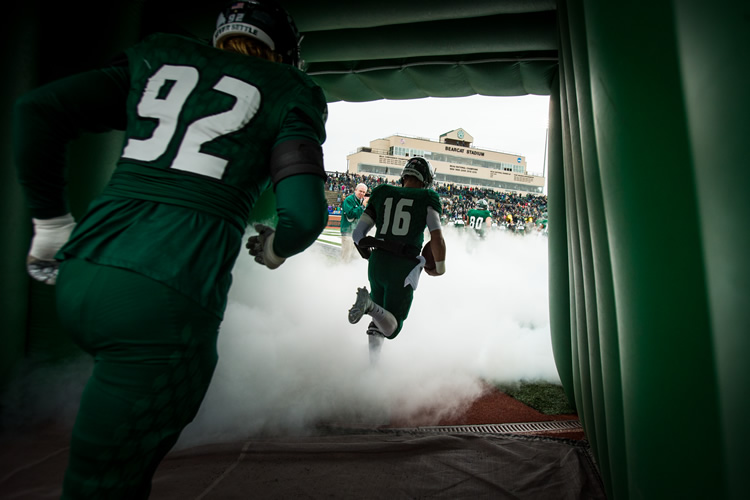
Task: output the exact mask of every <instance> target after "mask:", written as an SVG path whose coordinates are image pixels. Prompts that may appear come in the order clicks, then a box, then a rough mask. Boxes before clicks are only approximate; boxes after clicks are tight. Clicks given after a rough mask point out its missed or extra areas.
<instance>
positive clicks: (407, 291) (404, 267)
mask: <svg viewBox="0 0 750 500" xmlns="http://www.w3.org/2000/svg"><path fill="white" fill-rule="evenodd" d="M368 260H369V264H368V266H367V277H368V279H369V281H370V288H371V290H370V298H371V299H372V301H373V302H375V303H376V304H378V305H379V306H381V307H383V309H385V310H386V311H389V312H390V313H391V314H393V316H394V317H395V318H396V320H397V321H398V326H397V327H396V330H395V331H394V332H393V333H392V334H391V335H390V336H389V337H386V338H388V339H393V338H395V337H396V335H398V334H399V332H400V331H401V328H403V326H404V321H405V320H406V317H407V316H408V315H409V309H411V303H412V300H413V299H414V289H413V288H412V287H411V286H404V280H406V277H407V276H408V275H409V273H410V272H411V270H412V269H414V266H416V265H417V264H416V262H415V261H414V260H413V259H405V258H404V257H399V256H396V255H393V254H391V253H388V252H386V251H384V250H374V251H373V252H372V255H370V258H369V259H368Z"/></svg>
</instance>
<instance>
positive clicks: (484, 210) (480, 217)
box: [466, 200, 492, 237]
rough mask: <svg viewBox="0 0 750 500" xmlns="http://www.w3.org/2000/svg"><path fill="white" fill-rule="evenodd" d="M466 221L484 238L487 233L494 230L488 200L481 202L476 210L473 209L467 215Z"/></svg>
mask: <svg viewBox="0 0 750 500" xmlns="http://www.w3.org/2000/svg"><path fill="white" fill-rule="evenodd" d="M466 219H467V220H468V222H469V227H470V228H472V229H473V230H474V231H475V232H476V234H477V235H479V236H480V237H484V236H485V235H486V234H487V233H486V231H488V230H489V229H491V228H492V214H491V213H490V211H489V210H488V205H487V200H479V201H478V202H477V206H476V208H472V209H471V210H469V212H468V213H467V214H466Z"/></svg>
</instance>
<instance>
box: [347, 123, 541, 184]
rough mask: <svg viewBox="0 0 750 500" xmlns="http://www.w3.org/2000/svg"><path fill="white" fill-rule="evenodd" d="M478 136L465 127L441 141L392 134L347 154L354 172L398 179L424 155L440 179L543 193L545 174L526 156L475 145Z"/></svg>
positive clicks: (440, 181)
mask: <svg viewBox="0 0 750 500" xmlns="http://www.w3.org/2000/svg"><path fill="white" fill-rule="evenodd" d="M473 142H474V138H473V137H472V136H471V135H469V133H468V132H466V131H465V130H464V129H462V128H459V129H456V130H452V131H450V132H447V133H445V134H443V135H441V136H440V138H439V141H438V142H435V141H431V140H429V139H425V138H421V137H409V136H406V135H400V134H397V135H392V136H390V137H386V138H384V139H377V140H374V141H371V142H370V146H369V147H360V148H358V149H357V152H356V153H352V154H350V155H348V156H347V157H346V159H347V164H348V165H347V171H348V172H349V173H350V174H362V175H375V176H382V177H385V178H386V179H388V180H397V179H399V178H400V176H401V171H402V170H403V167H404V165H405V164H406V162H407V161H408V160H409V158H410V157H412V156H424V157H425V158H427V159H428V160H429V161H430V163H431V164H432V166H433V167H434V168H435V172H436V176H435V180H436V181H437V182H439V183H448V184H456V185H461V186H468V187H479V188H489V189H493V190H495V191H512V192H516V193H519V194H529V193H530V194H535V195H541V194H542V190H543V188H544V177H543V176H540V175H533V174H530V173H528V172H527V170H526V157H524V156H520V155H516V154H511V153H502V152H499V151H492V150H489V149H479V148H475V147H473Z"/></svg>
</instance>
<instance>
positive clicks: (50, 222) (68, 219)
mask: <svg viewBox="0 0 750 500" xmlns="http://www.w3.org/2000/svg"><path fill="white" fill-rule="evenodd" d="M32 221H33V223H34V238H33V239H32V240H31V249H29V256H28V257H27V259H26V270H27V272H28V273H29V276H31V277H32V278H34V279H35V280H37V281H41V282H42V283H45V284H47V285H54V284H55V283H56V282H57V272H58V270H59V268H60V262H59V261H57V260H55V254H57V251H58V250H60V248H62V246H63V245H64V244H65V243H66V242H67V241H68V238H70V233H71V232H72V231H73V228H74V227H75V225H76V223H75V221H74V220H73V216H72V215H70V214H65V215H61V216H60V217H53V218H52V219H32Z"/></svg>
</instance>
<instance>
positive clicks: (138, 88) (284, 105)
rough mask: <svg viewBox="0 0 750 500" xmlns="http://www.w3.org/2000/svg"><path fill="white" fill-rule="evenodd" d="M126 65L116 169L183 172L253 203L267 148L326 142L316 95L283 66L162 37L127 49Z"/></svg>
mask: <svg viewBox="0 0 750 500" xmlns="http://www.w3.org/2000/svg"><path fill="white" fill-rule="evenodd" d="M128 60H129V70H130V78H131V85H130V89H131V90H130V92H129V95H128V102H127V110H128V121H127V123H128V126H127V130H126V137H127V142H126V144H125V147H124V149H123V153H122V158H121V160H120V165H121V166H123V165H125V164H135V165H144V166H148V167H155V168H158V169H160V170H162V171H163V172H169V173H175V174H179V173H185V172H188V173H191V174H196V175H200V176H204V177H208V178H212V179H216V180H219V181H221V184H218V185H217V187H219V188H222V187H229V188H237V189H239V190H240V191H242V192H243V193H244V194H245V195H249V196H251V198H256V197H257V195H259V194H260V192H262V191H263V190H264V189H265V188H266V187H267V185H268V175H269V172H268V165H269V160H270V155H271V150H272V148H273V146H274V145H275V144H277V143H279V142H283V141H284V140H286V139H289V138H296V139H300V138H303V139H309V140H310V141H312V142H315V143H317V144H322V143H323V142H324V140H325V119H326V113H327V111H326V102H325V97H324V95H323V92H322V90H321V89H320V88H319V87H318V86H317V85H315V84H314V83H313V82H312V80H310V79H309V78H308V77H307V75H305V74H304V73H302V72H301V71H299V70H298V69H297V68H294V67H292V66H290V65H287V64H278V63H272V62H269V61H266V60H264V59H260V58H257V57H249V56H245V55H242V54H236V53H232V52H227V51H221V50H217V49H215V48H213V47H210V46H208V45H204V44H202V43H199V42H197V41H194V40H191V39H188V38H184V37H180V36H176V35H164V34H158V35H152V36H151V37H149V38H147V39H146V40H144V41H143V42H142V43H140V44H138V45H135V46H134V47H132V48H131V49H129V51H128ZM321 175H324V173H323V172H321ZM209 186H210V183H209ZM252 201H254V199H253V200H251V203H252Z"/></svg>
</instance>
